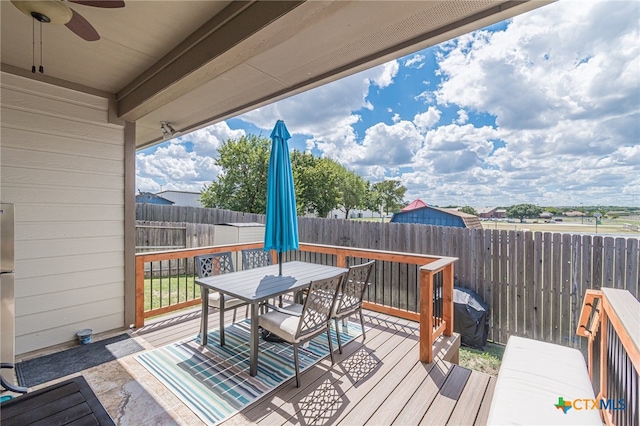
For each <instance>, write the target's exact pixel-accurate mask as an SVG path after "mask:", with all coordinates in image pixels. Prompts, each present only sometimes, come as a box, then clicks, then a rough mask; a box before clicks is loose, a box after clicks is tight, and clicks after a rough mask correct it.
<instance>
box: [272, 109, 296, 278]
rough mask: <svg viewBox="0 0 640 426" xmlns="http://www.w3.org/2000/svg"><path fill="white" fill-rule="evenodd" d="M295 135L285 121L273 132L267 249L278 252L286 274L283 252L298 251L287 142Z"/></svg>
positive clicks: (294, 203)
mask: <svg viewBox="0 0 640 426" xmlns="http://www.w3.org/2000/svg"><path fill="white" fill-rule="evenodd" d="M290 138H291V135H290V134H289V132H288V131H287V127H286V126H285V124H284V121H282V120H278V121H277V122H276V125H275V127H274V128H273V132H271V141H272V143H271V157H270V158H269V174H268V177H267V219H266V222H267V223H266V227H265V231H264V250H265V251H268V250H275V251H277V252H278V264H279V271H280V275H282V253H283V252H285V251H287V250H297V249H298V215H297V211H296V194H295V190H294V187H293V173H291V158H290V157H289V144H288V143H287V140H288V139H290Z"/></svg>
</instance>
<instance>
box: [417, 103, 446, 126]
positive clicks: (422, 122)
mask: <svg viewBox="0 0 640 426" xmlns="http://www.w3.org/2000/svg"><path fill="white" fill-rule="evenodd" d="M441 115H442V112H441V111H440V110H439V109H438V108H436V107H434V106H430V107H429V108H428V109H427V110H426V111H425V112H422V113H420V114H416V115H415V117H413V123H414V124H415V125H416V126H417V127H418V129H420V130H425V129H429V128H431V127H433V126H434V125H435V124H436V123H437V122H438V121H440V116H441Z"/></svg>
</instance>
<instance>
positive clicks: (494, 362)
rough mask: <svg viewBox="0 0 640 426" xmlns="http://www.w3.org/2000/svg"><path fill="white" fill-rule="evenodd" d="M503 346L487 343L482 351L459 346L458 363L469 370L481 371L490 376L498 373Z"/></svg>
mask: <svg viewBox="0 0 640 426" xmlns="http://www.w3.org/2000/svg"><path fill="white" fill-rule="evenodd" d="M504 348H505V347H504V346H503V345H497V344H495V343H487V346H486V348H485V350H484V351H479V350H477V349H472V348H468V347H465V346H460V365H461V366H462V367H466V368H469V369H471V370H476V371H481V372H483V373H486V374H490V375H492V376H497V375H498V370H500V364H501V363H502V355H503V354H504Z"/></svg>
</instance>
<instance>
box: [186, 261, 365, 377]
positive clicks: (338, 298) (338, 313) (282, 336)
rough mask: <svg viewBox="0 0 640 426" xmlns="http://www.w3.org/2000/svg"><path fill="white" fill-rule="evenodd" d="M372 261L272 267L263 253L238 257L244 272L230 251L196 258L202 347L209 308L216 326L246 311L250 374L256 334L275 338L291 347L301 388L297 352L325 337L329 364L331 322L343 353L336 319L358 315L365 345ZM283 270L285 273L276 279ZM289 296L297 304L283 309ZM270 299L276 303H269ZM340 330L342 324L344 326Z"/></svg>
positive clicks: (254, 363) (255, 355)
mask: <svg viewBox="0 0 640 426" xmlns="http://www.w3.org/2000/svg"><path fill="white" fill-rule="evenodd" d="M374 263H375V261H369V262H366V263H362V264H359V265H354V266H351V267H349V268H339V267H335V266H327V265H319V264H315V263H308V262H300V261H294V262H286V263H284V265H283V264H281V263H280V264H278V265H275V264H273V263H272V258H271V255H270V253H269V252H266V251H263V250H262V249H253V250H244V251H243V252H242V264H243V269H242V270H240V271H235V270H234V266H233V265H234V264H233V257H232V253H231V252H223V253H213V254H207V255H201V256H198V257H196V265H197V272H198V279H196V284H199V285H200V287H201V292H202V317H201V326H200V344H201V345H202V346H206V345H207V344H208V335H207V333H208V315H209V307H214V308H217V309H218V311H219V315H220V324H224V316H225V312H226V311H229V310H234V314H233V321H235V320H236V312H235V311H236V310H237V308H239V307H242V306H247V311H248V313H249V318H250V322H251V333H250V341H249V347H250V351H249V353H250V363H249V365H250V367H249V374H250V375H251V376H255V375H256V374H257V373H258V345H259V339H260V329H262V330H264V331H266V332H270V333H273V334H275V335H276V336H278V338H279V340H281V341H283V342H286V343H288V344H291V345H293V353H294V363H295V371H296V386H300V378H299V375H300V368H299V360H298V350H299V347H300V346H301V345H303V344H305V342H308V341H309V340H311V339H313V338H314V337H316V336H318V335H321V334H322V333H326V334H327V339H328V345H329V354H330V356H331V361H332V363H333V362H334V359H333V344H332V340H331V334H330V330H331V324H332V322H333V323H335V327H336V336H337V340H338V348H339V351H340V353H342V343H341V341H340V333H338V332H337V330H338V327H339V322H340V320H343V321H344V320H345V319H346V318H347V317H349V316H351V315H352V314H359V317H360V325H361V327H362V334H363V340H364V338H365V334H364V319H363V316H362V300H363V297H364V293H365V291H366V288H367V285H368V284H367V283H368V281H369V277H370V275H371V271H372V270H373V266H374ZM281 267H282V269H283V271H284V272H283V274H282V275H280V274H279V272H278V271H279V269H280V268H281ZM287 294H289V295H290V298H291V299H294V300H296V301H298V302H300V303H295V302H294V303H290V304H288V305H286V306H282V296H284V295H287ZM270 300H274V301H275V300H277V301H278V302H275V303H269V301H270ZM343 326H344V325H343ZM219 333H220V338H219V339H220V341H219V342H217V343H218V344H219V345H221V346H224V345H225V333H224V327H221V328H220V330H219Z"/></svg>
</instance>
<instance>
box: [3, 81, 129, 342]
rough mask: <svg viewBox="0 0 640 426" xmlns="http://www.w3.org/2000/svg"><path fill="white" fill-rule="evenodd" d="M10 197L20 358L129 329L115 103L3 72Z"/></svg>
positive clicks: (120, 132)
mask: <svg viewBox="0 0 640 426" xmlns="http://www.w3.org/2000/svg"><path fill="white" fill-rule="evenodd" d="M0 83H1V84H0V87H1V94H0V95H1V99H2V116H1V134H0V137H1V142H0V146H1V150H0V167H1V169H0V199H1V200H2V202H3V203H13V204H15V217H16V223H15V231H16V232H15V235H16V241H15V257H16V262H15V269H16V276H15V278H16V279H15V285H16V290H15V294H16V301H15V310H16V354H18V355H19V354H21V353H25V352H29V351H32V350H36V349H41V348H45V347H49V346H52V345H55V344H58V343H63V342H68V341H71V340H74V339H75V338H76V335H75V334H76V332H78V331H79V330H81V329H83V328H91V329H93V330H94V333H99V332H103V331H107V330H113V329H116V328H122V327H123V326H124V306H125V305H124V166H125V163H124V127H123V126H120V125H114V124H109V123H108V99H106V98H102V97H99V96H95V95H89V94H86V93H81V92H77V91H74V90H70V89H66V88H61V87H57V86H53V85H49V84H46V83H42V82H37V81H33V80H29V79H25V78H22V77H18V76H15V75H12V74H7V73H2V75H1V80H0Z"/></svg>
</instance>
